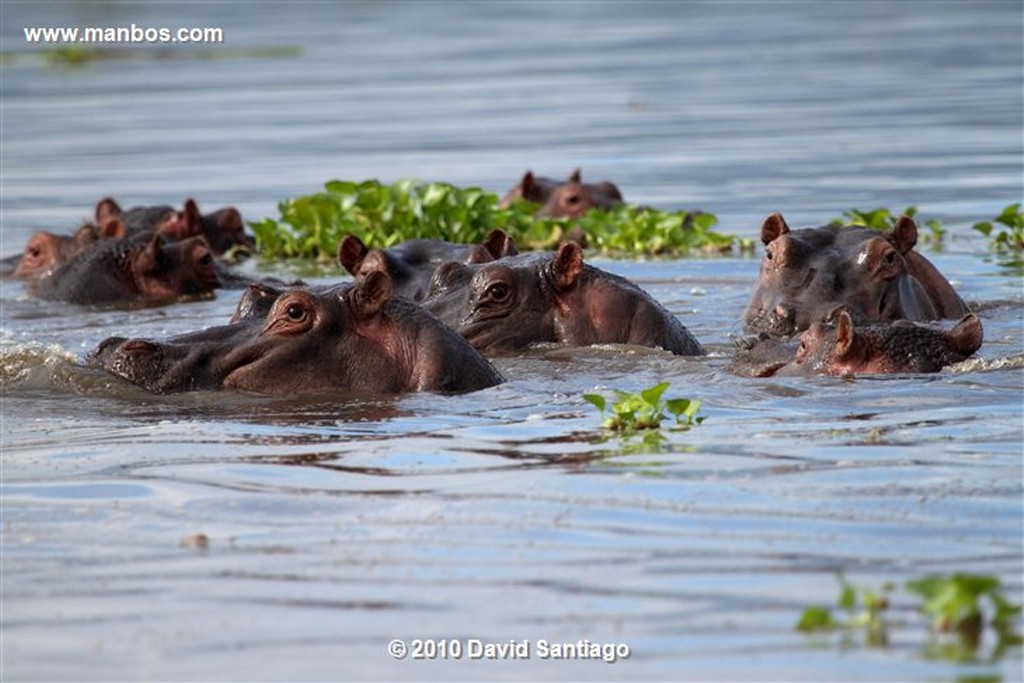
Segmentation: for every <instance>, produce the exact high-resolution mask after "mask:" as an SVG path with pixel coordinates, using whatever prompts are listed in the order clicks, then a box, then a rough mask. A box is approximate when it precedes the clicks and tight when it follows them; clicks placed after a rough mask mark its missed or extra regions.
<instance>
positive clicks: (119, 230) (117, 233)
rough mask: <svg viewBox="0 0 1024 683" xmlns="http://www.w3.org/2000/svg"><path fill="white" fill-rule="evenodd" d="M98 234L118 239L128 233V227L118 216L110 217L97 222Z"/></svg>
mask: <svg viewBox="0 0 1024 683" xmlns="http://www.w3.org/2000/svg"><path fill="white" fill-rule="evenodd" d="M99 226H100V227H99V236H100V237H105V238H108V239H115V240H119V239H121V238H122V237H125V236H127V235H128V228H126V227H125V225H124V223H122V222H121V219H119V218H111V219H109V220H106V221H104V222H102V223H100V224H99Z"/></svg>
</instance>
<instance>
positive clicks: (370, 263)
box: [338, 229, 519, 301]
mask: <svg viewBox="0 0 1024 683" xmlns="http://www.w3.org/2000/svg"><path fill="white" fill-rule="evenodd" d="M518 253H519V251H518V250H517V249H516V243H515V241H514V240H513V239H512V238H511V237H509V236H508V235H507V234H506V233H505V232H504V231H503V230H498V229H495V230H492V231H491V232H489V233H488V234H487V237H486V238H485V239H484V242H483V244H453V243H451V242H444V241H441V240H427V239H418V240H408V241H406V242H402V243H400V244H396V245H395V246H393V247H389V248H387V249H369V248H367V246H366V245H365V244H363V242H362V240H360V239H359V238H358V237H356V236H355V235H347V236H346V237H345V238H344V239H343V240H342V241H341V244H339V245H338V262H339V263H340V264H341V265H342V267H343V268H345V270H347V271H348V272H349V273H350V274H351V275H352V276H353V277H355V278H357V279H358V278H361V277H364V276H365V275H366V274H367V273H369V272H371V271H375V270H379V271H383V272H385V273H387V274H388V275H389V276H390V277H391V281H392V283H394V288H395V294H396V295H397V296H401V297H404V298H406V299H411V300H413V301H420V300H422V299H423V297H424V296H426V293H427V287H428V286H429V284H430V278H431V276H432V275H433V274H434V271H435V270H436V269H437V267H438V266H439V265H441V264H442V263H445V262H447V261H460V262H462V263H486V262H488V261H494V260H495V259H499V258H502V257H503V256H512V255H515V254H518Z"/></svg>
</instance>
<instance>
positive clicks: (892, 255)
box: [885, 251, 896, 266]
mask: <svg viewBox="0 0 1024 683" xmlns="http://www.w3.org/2000/svg"><path fill="white" fill-rule="evenodd" d="M894 263H896V252H895V251H889V252H886V254H885V265H887V266H891V265H892V264H894Z"/></svg>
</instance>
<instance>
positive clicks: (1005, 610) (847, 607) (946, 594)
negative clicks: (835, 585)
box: [796, 574, 1021, 661]
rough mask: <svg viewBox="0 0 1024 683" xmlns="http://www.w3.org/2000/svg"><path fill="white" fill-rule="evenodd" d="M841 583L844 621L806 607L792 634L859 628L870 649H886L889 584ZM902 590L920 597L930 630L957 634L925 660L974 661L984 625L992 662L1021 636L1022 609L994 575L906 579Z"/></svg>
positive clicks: (829, 612)
mask: <svg viewBox="0 0 1024 683" xmlns="http://www.w3.org/2000/svg"><path fill="white" fill-rule="evenodd" d="M840 584H841V586H842V588H841V590H840V595H839V600H838V603H837V605H838V607H839V608H840V609H842V610H844V611H845V612H846V613H847V617H846V619H844V620H840V619H837V618H836V617H835V616H833V614H832V610H831V609H829V608H827V607H820V606H814V607H808V608H807V609H805V610H804V611H803V613H802V614H801V616H800V619H799V621H798V622H797V624H796V628H797V630H800V631H805V632H815V631H834V630H839V629H843V630H845V631H846V632H848V633H849V632H856V631H860V630H863V632H864V633H865V634H866V640H867V643H868V644H869V645H872V646H879V645H887V644H888V633H887V630H888V628H887V624H886V622H885V619H884V612H885V611H886V610H887V609H888V607H889V599H888V593H890V592H891V591H892V590H893V586H892V585H891V584H886V585H884V586H883V587H882V590H881V591H880V592H879V591H872V590H870V589H864V588H855V587H853V586H851V585H850V584H849V583H847V582H846V581H845V580H843V579H842V578H840ZM906 588H907V590H908V591H909V592H911V593H914V594H916V595H918V596H920V597H921V598H923V600H924V602H923V604H921V605H920V609H921V612H923V613H924V614H925V615H927V616H928V617H929V618H930V619H931V625H932V629H933V630H934V631H935V632H937V633H940V634H948V633H951V634H954V635H955V636H956V639H955V640H954V641H953V642H947V643H946V644H944V645H942V646H939V647H936V646H932V647H930V648H928V649H927V650H926V652H927V654H928V656H938V657H942V658H944V659H950V660H956V661H971V660H974V659H976V658H977V651H978V649H979V647H980V645H981V642H982V636H983V635H984V633H985V630H986V628H987V627H990V628H991V629H992V631H993V632H994V633H995V640H996V643H995V650H994V652H993V653H992V659H998V658H999V657H1001V656H1002V654H1003V652H1004V651H1005V650H1006V648H1008V647H1010V646H1019V645H1020V644H1021V636H1020V634H1018V633H1017V632H1016V631H1015V624H1016V621H1017V619H1018V618H1019V616H1020V614H1021V606H1020V605H1015V604H1013V603H1011V602H1010V601H1009V600H1007V599H1006V598H1005V597H1004V596H1003V594H1002V591H1001V589H1000V583H999V579H998V578H996V577H994V576H985V575H977V574H953V575H952V576H940V575H932V576H926V577H924V578H922V579H917V580H914V581H908V582H907V584H906ZM986 615H987V619H986Z"/></svg>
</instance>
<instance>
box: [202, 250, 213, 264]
mask: <svg viewBox="0 0 1024 683" xmlns="http://www.w3.org/2000/svg"><path fill="white" fill-rule="evenodd" d="M199 265H201V266H203V267H204V268H209V267H210V266H212V265H213V255H212V254H211V253H210V252H206V253H205V254H203V255H202V256H201V257H200V258H199Z"/></svg>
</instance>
